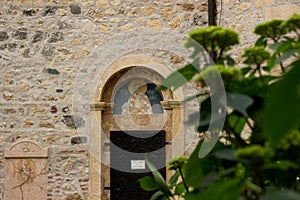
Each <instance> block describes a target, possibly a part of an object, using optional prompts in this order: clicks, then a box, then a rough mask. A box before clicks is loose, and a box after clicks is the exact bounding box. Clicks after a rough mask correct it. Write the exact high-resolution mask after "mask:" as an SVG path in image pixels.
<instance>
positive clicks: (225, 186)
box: [186, 178, 245, 200]
mask: <svg viewBox="0 0 300 200" xmlns="http://www.w3.org/2000/svg"><path fill="white" fill-rule="evenodd" d="M244 186H245V181H243V180H240V179H237V178H235V179H227V180H225V181H217V182H215V183H213V184H212V185H210V186H209V187H208V188H207V189H205V190H203V191H201V192H199V193H198V194H194V193H192V194H187V195H186V200H199V199H203V200H209V199H213V200H218V199H222V200H238V199H239V196H240V193H241V191H242V190H243V188H244Z"/></svg>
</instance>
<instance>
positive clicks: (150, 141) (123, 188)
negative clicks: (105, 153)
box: [110, 130, 166, 200]
mask: <svg viewBox="0 0 300 200" xmlns="http://www.w3.org/2000/svg"><path fill="white" fill-rule="evenodd" d="M110 140H111V147H110V162H111V169H110V184H111V187H110V188H111V200H135V199H136V200H148V199H150V197H151V196H152V194H153V192H146V191H144V190H142V189H141V188H140V186H139V183H138V179H140V178H142V177H144V176H151V175H152V173H151V172H150V170H149V169H148V167H147V165H146V163H145V159H146V158H147V159H148V160H149V161H150V162H151V163H152V164H154V165H155V166H156V167H157V168H158V169H159V171H160V173H161V174H162V175H163V177H164V178H165V176H166V169H165V163H166V153H165V148H164V147H165V131H163V130H161V131H111V132H110Z"/></svg>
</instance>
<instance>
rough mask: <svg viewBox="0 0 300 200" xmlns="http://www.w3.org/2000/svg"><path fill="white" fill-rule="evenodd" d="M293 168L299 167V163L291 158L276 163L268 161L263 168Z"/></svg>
mask: <svg viewBox="0 0 300 200" xmlns="http://www.w3.org/2000/svg"><path fill="white" fill-rule="evenodd" d="M291 168H294V169H297V168H299V165H298V164H297V163H294V162H292V161H290V160H281V161H276V162H275V163H268V164H266V165H264V166H263V167H262V169H279V170H289V169H291Z"/></svg>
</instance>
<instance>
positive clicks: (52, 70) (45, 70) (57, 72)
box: [43, 68, 60, 75]
mask: <svg viewBox="0 0 300 200" xmlns="http://www.w3.org/2000/svg"><path fill="white" fill-rule="evenodd" d="M43 71H44V72H46V73H48V74H53V75H59V74H60V72H59V71H58V70H57V69H52V68H46V69H44V70H43Z"/></svg>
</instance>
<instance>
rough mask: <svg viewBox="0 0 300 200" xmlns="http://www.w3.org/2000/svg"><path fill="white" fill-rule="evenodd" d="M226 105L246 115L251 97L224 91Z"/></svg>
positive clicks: (251, 101)
mask: <svg viewBox="0 0 300 200" xmlns="http://www.w3.org/2000/svg"><path fill="white" fill-rule="evenodd" d="M226 98H227V106H228V107H230V108H232V109H234V110H236V111H238V112H240V113H242V114H243V115H244V116H248V113H247V108H248V107H249V106H250V105H251V104H252V103H253V99H252V98H251V97H249V96H247V95H244V94H235V93H229V92H227V93H226Z"/></svg>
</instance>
